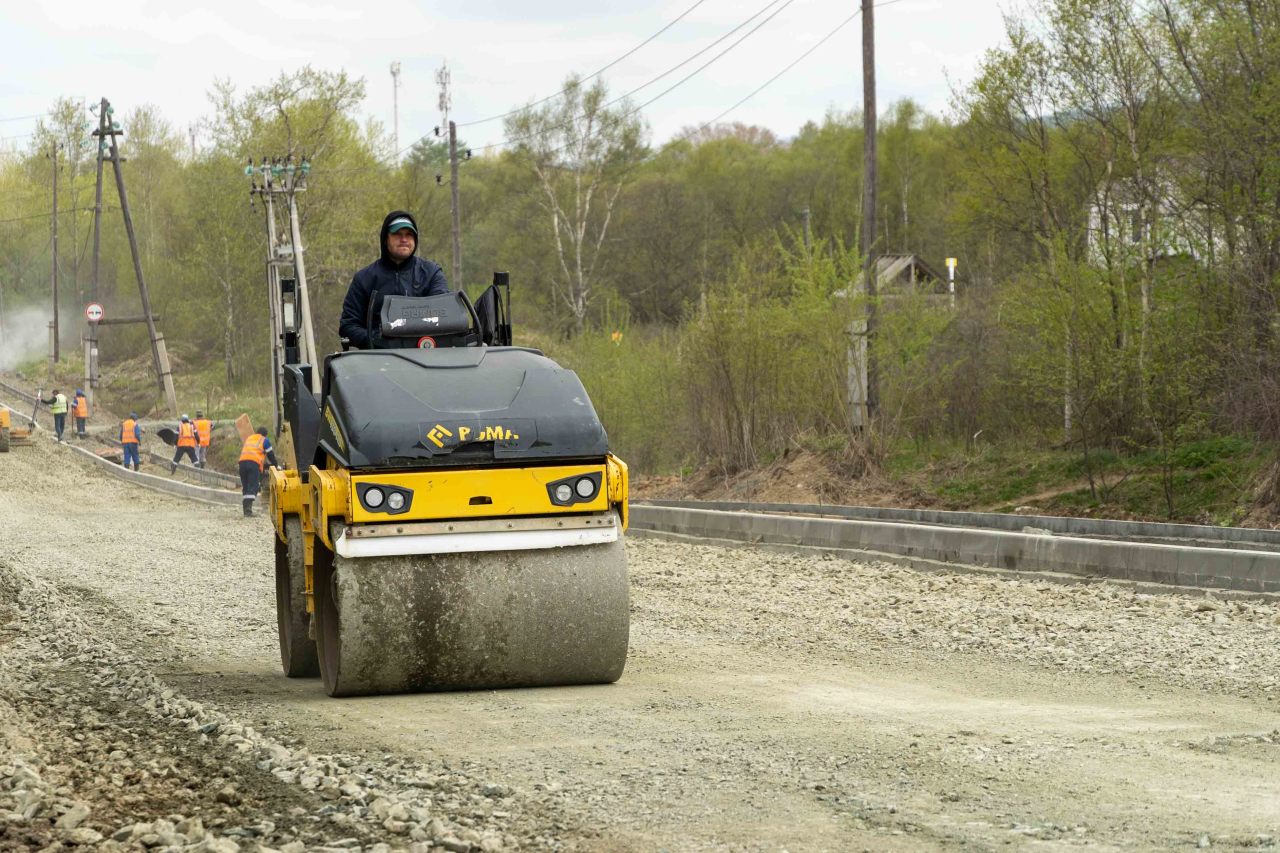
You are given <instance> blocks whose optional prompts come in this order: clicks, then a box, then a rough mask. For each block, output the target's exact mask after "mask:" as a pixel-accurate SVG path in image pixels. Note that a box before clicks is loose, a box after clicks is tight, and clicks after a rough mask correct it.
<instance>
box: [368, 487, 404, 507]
mask: <svg viewBox="0 0 1280 853" xmlns="http://www.w3.org/2000/svg"><path fill="white" fill-rule="evenodd" d="M392 497H393V498H394V497H395V495H392ZM382 501H383V494H382V489H366V490H365V493H364V503H365V506H367V507H369V509H377V508H378V507H380V506H382ZM400 502H401V504H403V503H404V498H401V499H400Z"/></svg>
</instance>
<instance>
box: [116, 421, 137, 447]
mask: <svg viewBox="0 0 1280 853" xmlns="http://www.w3.org/2000/svg"><path fill="white" fill-rule="evenodd" d="M137 426H138V422H137V421H135V420H133V419H128V420H126V421H125V422H124V423H123V424H121V427H122V431H121V433H120V443H121V444H137V443H138V430H137Z"/></svg>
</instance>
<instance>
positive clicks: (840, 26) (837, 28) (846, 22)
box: [549, 0, 902, 154]
mask: <svg viewBox="0 0 1280 853" xmlns="http://www.w3.org/2000/svg"><path fill="white" fill-rule="evenodd" d="M901 2H902V0H883V2H880V3H877V4H875V8H877V9H878V8H880V7H881V6H892V5H893V4H895V3H901ZM861 14H862V9H860V8H859V9H858V10H857V11H855V12H854V13H853V14H852V15H850V16H849V17H847V18H845V19H844V20H843V21H841V22H840V23H839V24H836V26H835V28H833V29H832V30H831V31H830V32H828V33H827V34H826V35H825V36H823V37H822V38H820V39H819V40H818V41H817V42H815V43H814V44H812V45H811V46H810V47H809V48H808V49H807V50H806V51H805V52H804V53H802V54H800V55H799V56H797V57H796V58H795V59H793V60H792V61H791V62H790V63H788V64H787V65H786V66H784V67H783V69H782V70H781V71H779V72H778V73H777V74H775V75H773V76H772V77H770V78H769V79H768V80H766V81H765V82H764V83H762V84H761V85H759V86H758V87H756V88H755V89H754V90H753V91H751V92H750V93H749V94H747V95H746V96H745V97H743V98H742V99H741V100H739V101H738V102H737V103H735V104H734V105H733V106H731V107H729V108H728V109H726V110H724V111H723V112H721V113H720V114H719V115H717V116H716V117H715V118H713V119H711V120H710V121H707V122H706V123H704V124H702V125H700V126H699V127H697V128H695V129H694V130H691V131H688V132H686V133H685V134H683V137H684V138H685V139H688V138H689V137H691V136H693V135H694V134H696V133H698V132H700V131H703V130H706V129H707V128H708V127H711V126H712V125H713V124H715V123H716V122H718V121H719V120H720V119H722V118H724V117H725V116H726V115H728V114H729V113H731V112H733V111H734V110H736V109H737V108H738V107H740V106H742V105H743V104H745V103H746V102H747V101H749V100H751V99H752V98H754V97H755V96H756V95H758V94H760V93H761V92H763V91H764V90H765V89H767V88H768V87H769V86H771V85H772V84H773V83H775V82H776V81H777V80H778V78H780V77H782V76H783V75H784V74H786V73H787V72H788V71H790V70H791V69H792V68H795V67H796V66H797V65H799V64H800V63H801V62H802V61H804V60H805V59H806V58H807V57H808V56H809V55H810V54H812V53H813V52H814V51H815V50H817V49H818V48H820V47H822V45H824V44H826V43H827V42H828V41H830V40H831V38H833V37H834V36H835V34H836V33H838V32H840V30H842V29H844V28H845V27H846V26H848V25H849V24H850V23H852V22H853V20H854V19H855V18H857V17H858V16H859V15H861ZM694 73H697V72H694ZM686 79H688V78H686ZM681 82H683V81H681ZM676 85H677V86H678V85H680V84H679V83H677V84H676ZM672 88H675V87H674V86H673V87H672ZM667 91H671V90H670V89H668V90H667ZM664 94H666V92H663V93H662V94H660V95H657V96H656V97H654V98H652V99H650V100H649V101H647V102H645V103H644V104H641V105H640V106H638V107H635V108H634V109H632V110H631V111H629V112H627V113H624V114H623V117H624V118H625V117H627V116H629V115H632V114H634V113H636V112H639V111H640V110H642V109H644V107H646V106H648V105H649V104H651V103H653V102H654V101H656V100H657V99H658V98H661V97H662V95H664ZM581 141H582V140H578V139H575V140H573V141H572V142H569V143H568V144H566V145H563V146H561V147H560V148H557V149H555V150H554V151H551V152H549V153H551V154H559V153H560V152H562V151H566V150H568V149H569V148H572V147H573V146H574V145H576V144H578V143H579V142H581Z"/></svg>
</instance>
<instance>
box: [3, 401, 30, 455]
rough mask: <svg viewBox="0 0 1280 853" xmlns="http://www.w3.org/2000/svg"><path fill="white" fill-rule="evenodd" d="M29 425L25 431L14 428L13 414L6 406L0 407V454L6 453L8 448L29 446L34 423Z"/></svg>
mask: <svg viewBox="0 0 1280 853" xmlns="http://www.w3.org/2000/svg"><path fill="white" fill-rule="evenodd" d="M18 417H22V415H19V416H18ZM31 424H32V425H31V427H30V428H27V429H22V428H18V427H15V426H14V425H13V412H12V411H11V410H10V409H9V408H8V407H7V406H4V405H0V453H8V452H9V448H10V447H13V446H19V445H29V444H31V433H32V431H34V429H35V421H32V422H31Z"/></svg>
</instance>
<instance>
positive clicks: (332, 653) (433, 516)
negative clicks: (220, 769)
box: [268, 273, 630, 696]
mask: <svg viewBox="0 0 1280 853" xmlns="http://www.w3.org/2000/svg"><path fill="white" fill-rule="evenodd" d="M508 294H509V287H508V284H507V281H506V276H505V274H502V273H500V274H497V275H496V276H495V284H494V286H493V287H491V288H489V289H488V290H487V291H486V292H485V293H484V294H483V295H482V296H481V297H480V298H479V299H477V300H476V301H475V303H474V304H473V303H472V302H471V301H470V300H469V299H468V298H467V297H466V295H465V294H464V293H461V292H455V293H448V294H443V295H439V296H431V297H422V298H414V297H388V298H387V299H385V300H384V302H383V308H382V312H381V316H380V317H378V318H373V319H374V321H375V322H378V323H379V325H380V332H381V334H380V336H379V335H375V336H374V339H375V340H377V341H378V343H379V344H380V346H379V347H378V348H376V349H367V350H350V351H345V349H344V351H343V352H339V353H335V354H333V355H330V356H328V357H326V358H325V359H324V364H323V368H322V369H323V377H322V382H321V383H320V389H321V390H320V391H319V392H318V393H314V392H313V391H312V390H311V379H312V377H311V370H312V367H311V366H310V365H307V364H298V363H291V362H290V360H289V359H290V356H291V354H294V356H295V357H296V349H294V350H292V351H291V350H290V348H289V342H290V338H289V334H290V333H289V331H288V330H285V334H284V336H283V340H284V341H285V349H284V354H283V357H282V359H281V362H282V364H283V368H282V374H283V375H282V377H281V379H282V381H281V388H282V398H283V399H282V406H281V410H282V412H283V422H284V423H283V427H282V432H283V433H287V435H282V436H281V440H280V441H279V442H278V443H279V444H280V446H281V448H283V449H284V456H285V458H286V459H287V460H289V461H288V463H287V467H286V468H283V469H275V470H272V471H271V473H270V477H269V481H268V482H269V489H270V496H269V507H270V512H271V513H272V515H273V518H274V525H275V534H276V603H277V613H278V617H279V634H280V656H281V662H282V665H283V668H284V672H285V674H286V675H289V676H292V677H307V676H315V675H317V674H318V675H319V676H320V677H321V679H322V681H323V683H324V688H325V690H326V692H328V694H329V695H331V696H356V695H368V694H383V693H405V692H418V691H441V690H460V689H477V688H506V687H527V686H549V685H565V684H592V683H608V682H614V681H617V680H618V678H619V677H620V676H621V675H622V670H623V667H624V665H625V663H626V656H627V646H628V633H629V618H630V617H629V605H628V585H627V563H626V554H625V550H624V547H623V535H624V531H625V529H626V525H627V466H626V465H625V464H624V463H623V462H622V461H621V460H619V459H618V458H617V457H615V456H614V455H612V454H611V453H610V452H609V447H608V439H607V437H606V435H605V430H604V428H603V427H602V425H601V423H600V420H599V418H598V417H597V415H596V412H595V409H594V408H593V407H592V405H591V400H590V399H589V397H588V396H587V392H586V390H585V389H584V388H583V386H582V383H581V381H579V379H578V377H577V375H576V374H574V373H573V372H572V371H570V370H567V369H565V368H563V367H561V366H560V365H558V364H556V363H555V362H554V361H553V360H551V359H550V358H547V357H546V356H545V355H543V354H542V353H541V352H539V351H538V350H534V349H528V348H524V347H516V346H512V345H511V327H510V324H509V322H507V318H508V317H509V316H510V313H509V312H510V308H509V304H510V303H509V298H510V297H509V295H508Z"/></svg>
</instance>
